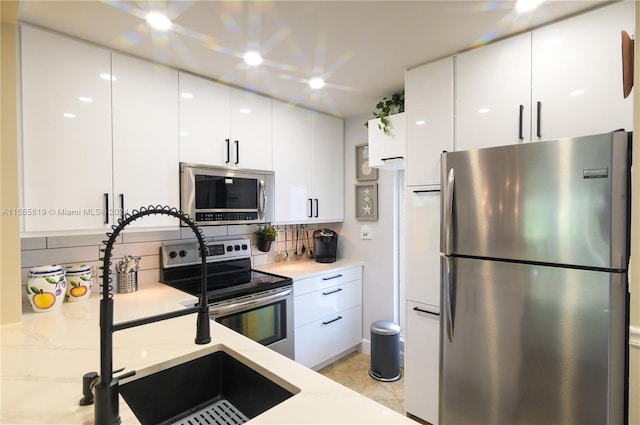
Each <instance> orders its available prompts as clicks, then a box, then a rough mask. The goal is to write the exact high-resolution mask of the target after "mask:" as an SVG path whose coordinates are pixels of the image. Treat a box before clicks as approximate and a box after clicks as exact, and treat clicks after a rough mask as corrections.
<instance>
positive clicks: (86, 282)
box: [64, 264, 93, 302]
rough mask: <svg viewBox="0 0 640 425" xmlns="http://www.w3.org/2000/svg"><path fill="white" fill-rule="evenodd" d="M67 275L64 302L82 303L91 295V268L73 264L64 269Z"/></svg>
mask: <svg viewBox="0 0 640 425" xmlns="http://www.w3.org/2000/svg"><path fill="white" fill-rule="evenodd" d="M65 270H66V275H67V293H66V295H65V297H64V299H65V300H66V301H70V302H75V301H84V300H86V299H88V298H89V295H91V290H92V289H93V275H92V273H91V266H87V265H86V264H74V265H71V266H67V267H65Z"/></svg>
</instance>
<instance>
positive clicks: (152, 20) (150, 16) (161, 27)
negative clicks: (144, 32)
mask: <svg viewBox="0 0 640 425" xmlns="http://www.w3.org/2000/svg"><path fill="white" fill-rule="evenodd" d="M144 19H145V20H146V21H147V23H148V24H149V25H151V28H153V29H156V30H158V31H169V30H170V29H171V26H172V25H173V24H172V23H171V20H170V19H169V18H167V15H165V14H163V13H160V12H149V13H147V14H146V15H145V17H144Z"/></svg>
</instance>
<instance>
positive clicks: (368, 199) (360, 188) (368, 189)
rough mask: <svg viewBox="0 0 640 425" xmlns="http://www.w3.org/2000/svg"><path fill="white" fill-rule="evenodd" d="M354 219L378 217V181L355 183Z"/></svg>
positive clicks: (374, 218) (373, 218)
mask: <svg viewBox="0 0 640 425" xmlns="http://www.w3.org/2000/svg"><path fill="white" fill-rule="evenodd" d="M355 194H356V220H377V219H378V183H368V184H356V187H355Z"/></svg>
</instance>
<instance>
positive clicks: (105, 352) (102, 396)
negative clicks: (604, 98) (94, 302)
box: [80, 205, 211, 425]
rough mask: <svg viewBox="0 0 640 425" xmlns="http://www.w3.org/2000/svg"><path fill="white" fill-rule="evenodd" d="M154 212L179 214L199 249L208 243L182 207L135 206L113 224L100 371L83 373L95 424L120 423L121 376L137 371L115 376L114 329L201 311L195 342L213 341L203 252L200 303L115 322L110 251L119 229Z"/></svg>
mask: <svg viewBox="0 0 640 425" xmlns="http://www.w3.org/2000/svg"><path fill="white" fill-rule="evenodd" d="M154 214H163V215H170V216H173V217H176V218H178V219H180V220H181V221H183V222H184V223H185V224H187V225H188V226H189V228H191V230H192V231H193V233H195V235H196V237H197V238H198V243H199V245H200V252H206V250H207V246H206V244H205V242H204V237H203V235H202V230H201V229H200V228H199V227H198V226H197V225H196V224H195V223H194V222H193V221H192V220H191V218H189V216H187V215H185V214H184V213H183V212H182V211H179V210H177V209H176V208H170V207H166V206H165V207H163V206H160V205H158V206H155V207H154V206H149V207H148V208H145V207H142V208H140V210H133V212H132V213H131V214H125V215H124V216H123V217H122V218H121V219H119V220H118V224H117V225H113V226H111V229H112V230H113V232H111V233H107V236H108V237H109V239H108V240H107V241H104V244H105V245H106V246H105V248H104V249H101V251H102V252H104V257H103V258H102V259H101V260H102V261H103V264H102V266H101V267H100V269H102V298H101V299H100V375H98V374H97V373H95V372H89V373H87V374H85V375H84V377H83V395H84V397H83V398H82V399H81V400H80V405H83V406H85V405H89V404H93V403H94V398H95V408H94V414H95V416H94V420H95V424H96V425H115V424H120V422H121V421H120V407H119V393H118V380H119V379H122V378H123V377H125V376H131V375H134V374H135V371H132V372H129V373H126V374H124V375H122V376H119V377H114V376H113V373H114V370H113V333H114V332H115V331H120V330H123V329H128V328H133V327H136V326H141V325H146V324H148V323H153V322H159V321H161V320H166V319H172V318H174V317H180V316H185V315H187V314H191V313H196V312H197V313H198V319H197V321H196V338H195V343H196V344H199V345H204V344H208V343H210V342H211V333H210V328H209V320H210V319H209V303H208V300H207V278H206V270H207V257H206V255H203V256H202V291H201V292H200V298H199V302H198V305H196V306H194V307H190V308H186V309H183V310H178V311H173V312H169V313H164V314H158V315H154V316H149V317H143V318H141V319H136V320H130V321H128V322H122V323H113V295H112V294H111V289H112V286H111V285H110V283H111V277H110V274H111V273H110V271H111V270H110V266H111V261H110V260H111V251H112V249H113V244H114V243H115V240H116V238H117V237H118V235H119V234H120V232H121V231H122V230H123V229H124V228H125V227H126V226H127V225H129V223H131V222H132V221H134V220H137V219H138V218H140V217H144V216H147V215H154ZM94 382H96V383H95V386H94V391H95V397H94V395H93V394H92V392H91V385H92V384H93V383H94Z"/></svg>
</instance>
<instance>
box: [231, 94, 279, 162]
mask: <svg viewBox="0 0 640 425" xmlns="http://www.w3.org/2000/svg"><path fill="white" fill-rule="evenodd" d="M230 90H231V107H230V114H231V116H230V119H231V136H230V137H231V151H232V155H231V157H232V163H231V166H232V167H240V168H250V169H254V170H272V169H273V144H272V141H271V140H272V139H271V99H268V98H266V97H263V96H259V95H257V94H254V93H250V92H248V91H245V90H238V89H234V88H231V89H230Z"/></svg>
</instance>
